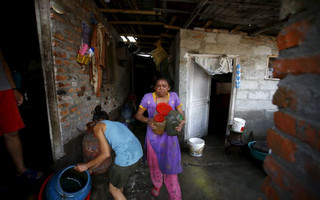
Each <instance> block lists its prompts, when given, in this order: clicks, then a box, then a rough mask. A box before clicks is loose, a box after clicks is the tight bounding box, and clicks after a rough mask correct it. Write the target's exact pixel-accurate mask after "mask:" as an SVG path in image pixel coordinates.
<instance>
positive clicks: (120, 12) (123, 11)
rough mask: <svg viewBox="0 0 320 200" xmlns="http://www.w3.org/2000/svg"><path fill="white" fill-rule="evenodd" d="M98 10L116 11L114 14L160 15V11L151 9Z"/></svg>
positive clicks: (105, 10)
mask: <svg viewBox="0 0 320 200" xmlns="http://www.w3.org/2000/svg"><path fill="white" fill-rule="evenodd" d="M98 11H99V12H105V13H116V14H136V15H161V12H157V11H152V10H126V9H110V8H99V9H98Z"/></svg>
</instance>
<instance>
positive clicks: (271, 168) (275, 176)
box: [263, 156, 286, 189]
mask: <svg viewBox="0 0 320 200" xmlns="http://www.w3.org/2000/svg"><path fill="white" fill-rule="evenodd" d="M263 168H264V169H265V171H266V172H267V174H268V176H269V177H270V179H271V180H272V181H274V182H275V183H276V184H277V185H278V186H279V187H280V188H282V189H286V183H285V181H284V174H285V171H284V170H283V169H282V167H281V166H280V165H279V164H278V163H277V162H276V161H275V160H274V159H273V157H272V156H267V157H266V158H265V160H264V162H263Z"/></svg>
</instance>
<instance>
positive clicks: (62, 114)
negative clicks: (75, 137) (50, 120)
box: [60, 110, 70, 116]
mask: <svg viewBox="0 0 320 200" xmlns="http://www.w3.org/2000/svg"><path fill="white" fill-rule="evenodd" d="M69 113H70V112H69V110H64V111H60V115H61V116H64V115H68V114H69Z"/></svg>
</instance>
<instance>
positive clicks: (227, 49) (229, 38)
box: [179, 30, 278, 139]
mask: <svg viewBox="0 0 320 200" xmlns="http://www.w3.org/2000/svg"><path fill="white" fill-rule="evenodd" d="M179 46H180V48H179V51H180V52H179V55H180V58H179V59H180V60H179V74H180V80H179V95H180V97H181V99H182V101H183V102H186V94H187V88H186V86H187V80H186V71H187V69H186V67H187V66H186V62H187V60H186V58H184V55H185V53H193V54H218V55H221V54H229V55H238V56H239V62H240V65H241V67H242V77H241V78H242V79H241V85H240V88H239V89H237V91H236V98H235V99H236V100H235V109H234V116H235V117H240V118H243V119H245V120H246V122H247V123H246V128H247V130H248V132H247V135H246V137H247V136H248V135H249V133H250V132H251V131H252V132H253V136H254V137H255V139H261V138H264V137H265V136H266V132H267V128H268V127H270V126H271V125H272V120H273V112H274V111H275V110H276V106H275V105H273V104H272V96H273V94H274V92H275V90H276V89H277V83H278V81H275V80H265V70H266V67H267V57H268V56H269V55H277V54H278V49H277V46H276V40H275V38H273V37H262V36H257V37H250V36H247V35H245V34H243V33H241V34H229V33H219V31H216V33H213V32H202V31H193V30H181V31H180V43H179Z"/></svg>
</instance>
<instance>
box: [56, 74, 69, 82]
mask: <svg viewBox="0 0 320 200" xmlns="http://www.w3.org/2000/svg"><path fill="white" fill-rule="evenodd" d="M64 80H67V77H66V76H63V75H56V81H64Z"/></svg>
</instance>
